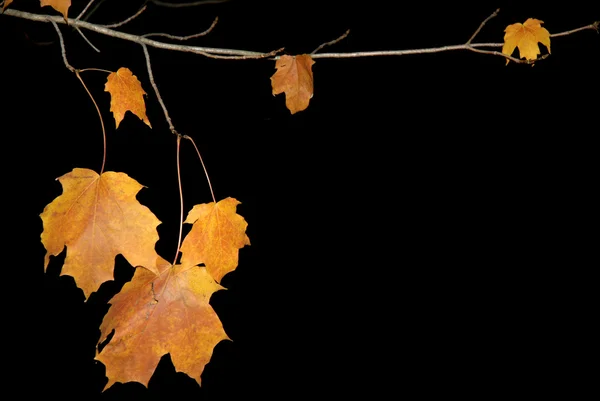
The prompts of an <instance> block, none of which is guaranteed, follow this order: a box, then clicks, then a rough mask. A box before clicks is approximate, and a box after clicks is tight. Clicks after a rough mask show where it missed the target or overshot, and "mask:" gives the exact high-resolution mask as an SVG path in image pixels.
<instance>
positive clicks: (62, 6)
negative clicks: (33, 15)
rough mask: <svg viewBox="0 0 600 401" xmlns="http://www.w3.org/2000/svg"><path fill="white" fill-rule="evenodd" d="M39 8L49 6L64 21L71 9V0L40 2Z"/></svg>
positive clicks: (42, 0)
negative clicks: (59, 14)
mask: <svg viewBox="0 0 600 401" xmlns="http://www.w3.org/2000/svg"><path fill="white" fill-rule="evenodd" d="M40 6H41V7H44V6H51V7H52V8H53V9H55V10H56V11H58V12H59V13H61V14H62V15H63V17H64V18H65V21H66V20H67V13H68V12H69V7H71V0H40Z"/></svg>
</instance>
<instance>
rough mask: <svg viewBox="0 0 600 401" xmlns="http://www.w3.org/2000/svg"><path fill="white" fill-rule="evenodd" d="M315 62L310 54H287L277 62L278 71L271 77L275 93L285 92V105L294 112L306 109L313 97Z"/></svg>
mask: <svg viewBox="0 0 600 401" xmlns="http://www.w3.org/2000/svg"><path fill="white" fill-rule="evenodd" d="M314 63H315V62H314V60H313V59H312V57H310V56H309V55H308V54H302V55H299V56H287V55H285V56H281V57H280V58H279V59H278V60H277V61H276V62H275V68H276V69H277V71H276V72H275V74H273V76H272V77H271V87H272V88H273V95H278V94H280V93H283V92H285V105H286V107H287V108H288V110H289V111H290V112H291V113H292V114H294V113H297V112H298V111H302V110H304V109H306V108H307V107H308V103H309V102H310V99H311V98H312V97H313V73H312V65H313V64H314Z"/></svg>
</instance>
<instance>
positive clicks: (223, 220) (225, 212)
mask: <svg viewBox="0 0 600 401" xmlns="http://www.w3.org/2000/svg"><path fill="white" fill-rule="evenodd" d="M239 203H240V202H239V201H238V200H236V199H234V198H225V199H223V200H221V201H219V202H217V203H215V202H211V203H203V204H201V205H195V206H194V207H193V208H192V210H190V212H189V213H188V215H187V218H186V220H185V223H190V224H193V226H192V229H191V230H190V232H189V233H188V235H187V236H186V237H185V240H184V241H183V244H182V245H181V264H182V265H184V266H194V265H198V264H201V263H204V265H205V266H206V270H207V271H208V272H209V273H210V275H211V276H212V277H213V278H214V279H215V280H216V281H217V282H220V281H221V279H222V278H223V276H225V275H226V274H227V273H229V272H230V271H233V270H235V268H236V267H237V265H238V254H239V249H240V248H243V247H244V246H245V245H250V239H249V238H248V236H247V235H246V227H247V226H248V223H246V220H244V218H243V217H242V216H240V215H239V214H237V213H236V212H235V209H236V207H237V205H239Z"/></svg>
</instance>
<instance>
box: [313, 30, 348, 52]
mask: <svg viewBox="0 0 600 401" xmlns="http://www.w3.org/2000/svg"><path fill="white" fill-rule="evenodd" d="M349 34H350V29H348V30H347V31H346V32H344V34H343V35H342V36H340V37H339V38H337V39H334V40H331V41H329V42H325V43H323V44H321V45H319V47H317V48H316V49H315V50H313V51H312V53H310V54H311V56H312V55H313V54H315V53H316V52H318V51H319V50H321V49H322V48H324V47H325V46H331V45H335V44H336V43H337V42H339V41H340V40H342V39H344V38H345V37H346V36H348V35H349Z"/></svg>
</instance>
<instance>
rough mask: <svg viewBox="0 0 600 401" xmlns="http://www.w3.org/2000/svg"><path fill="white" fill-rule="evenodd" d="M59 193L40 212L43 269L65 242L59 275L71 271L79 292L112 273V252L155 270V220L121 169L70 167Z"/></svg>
mask: <svg viewBox="0 0 600 401" xmlns="http://www.w3.org/2000/svg"><path fill="white" fill-rule="evenodd" d="M58 179H59V181H60V183H61V185H62V186H63V193H62V195H60V196H58V197H57V198H56V199H54V200H53V201H52V202H51V203H50V204H48V205H47V206H46V207H45V208H44V211H43V212H42V214H41V215H40V217H41V218H42V221H43V225H44V230H43V232H42V236H41V239H42V243H43V244H44V247H45V248H46V256H45V258H44V270H45V269H46V268H47V267H48V263H49V261H50V256H51V255H52V256H56V255H58V254H59V253H61V252H62V250H63V249H64V247H65V246H67V256H66V258H65V262H64V265H63V267H62V272H61V274H62V275H65V274H66V275H69V276H73V278H74V279H75V283H76V284H77V286H78V287H79V288H81V289H82V290H83V293H84V294H85V297H86V298H87V297H89V295H90V294H91V293H92V292H94V291H96V290H97V289H98V287H100V285H101V284H102V283H104V282H105V281H109V280H112V279H113V270H114V264H115V256H117V255H118V254H122V255H123V256H124V257H125V259H127V261H128V262H129V263H130V264H131V265H132V266H138V265H142V266H144V267H146V268H147V269H149V270H151V271H153V272H154V273H156V274H158V270H157V268H156V263H157V261H159V260H161V259H162V258H161V257H160V256H158V254H157V253H156V250H155V249H154V247H155V244H156V241H158V232H157V230H156V227H157V226H158V225H159V224H160V220H158V218H157V217H156V216H155V215H154V214H153V213H152V212H151V211H150V209H148V208H147V207H146V206H143V205H142V204H140V203H139V202H138V201H137V199H136V198H135V197H136V194H137V193H138V191H139V190H140V189H142V187H143V186H142V185H140V184H139V183H138V182H137V181H136V180H134V179H132V178H130V177H129V176H128V175H127V174H124V173H116V172H112V171H109V172H106V173H104V174H102V175H98V173H96V172H95V171H93V170H89V169H83V168H76V169H74V170H73V171H71V172H70V173H67V174H65V175H63V176H62V177H60V178H58Z"/></svg>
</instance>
